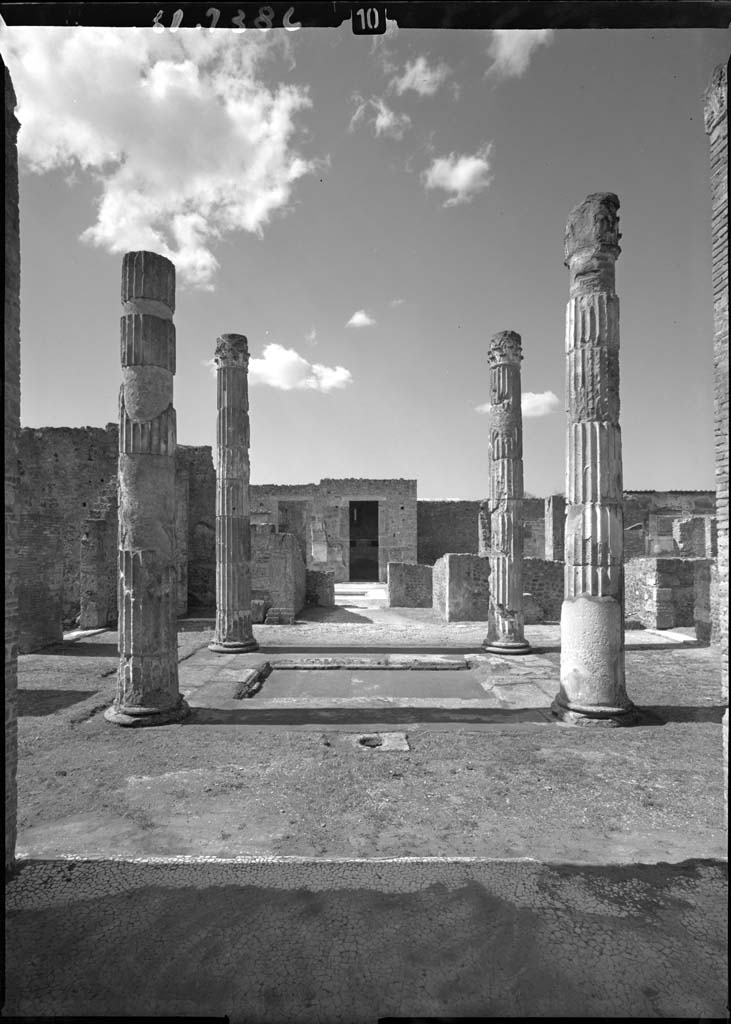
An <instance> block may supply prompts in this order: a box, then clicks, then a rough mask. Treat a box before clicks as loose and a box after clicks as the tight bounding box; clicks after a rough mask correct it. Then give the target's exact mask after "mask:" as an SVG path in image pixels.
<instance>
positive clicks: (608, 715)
mask: <svg viewBox="0 0 731 1024" xmlns="http://www.w3.org/2000/svg"><path fill="white" fill-rule="evenodd" d="M618 209H619V199H618V198H617V196H616V195H614V193H612V192H594V193H592V194H591V195H589V196H587V198H586V199H585V200H584V202H583V203H580V204H579V206H576V207H575V208H574V209H573V210H572V211H571V213H570V214H569V219H568V223H567V226H566V238H565V260H564V262H565V264H566V266H567V267H568V268H569V274H570V297H569V303H568V307H567V311H566V402H567V411H568V431H567V453H566V536H565V575H564V601H563V606H562V609H561V684H560V689H559V692H558V694H557V696H556V698H555V699H554V701H553V704H552V706H551V708H552V711H553V713H554V715H556V716H557V717H558V718H559V719H560V720H561V721H563V722H566V723H569V724H572V725H608V726H615V725H629V724H631V723H632V722H634V721H635V720H636V715H635V712H634V706H633V704H632V702H631V701H630V699H629V698H628V696H627V692H626V689H625V680H624V564H623V543H624V538H623V512H622V438H621V433H620V428H619V299H618V298H617V295H616V293H615V290H614V267H615V262H616V260H617V257H618V256H619V253H620V251H621V250H620V248H619V239H620V237H621V236H620V233H619V217H618V215H617V210H618Z"/></svg>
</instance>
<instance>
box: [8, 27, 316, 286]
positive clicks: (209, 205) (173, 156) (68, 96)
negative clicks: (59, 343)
mask: <svg viewBox="0 0 731 1024" xmlns="http://www.w3.org/2000/svg"><path fill="white" fill-rule="evenodd" d="M2 33H3V42H4V55H5V57H6V61H7V63H8V65H9V68H10V71H11V74H12V76H13V81H14V84H15V88H16V92H17V95H18V110H17V114H18V119H19V120H20V122H21V125H22V129H21V131H20V133H19V137H18V143H19V151H20V155H21V158H22V160H23V162H24V163H25V165H26V166H27V167H29V168H30V169H31V170H32V171H34V172H36V173H43V172H45V171H49V170H51V169H54V168H64V169H66V170H69V171H71V172H72V173H73V172H74V171H76V170H79V169H83V170H85V171H87V172H89V173H90V174H91V175H92V176H93V177H94V179H95V180H96V181H97V182H98V185H99V188H100V199H99V203H98V209H97V216H96V222H95V223H94V224H92V225H91V226H90V227H89V228H87V229H86V230H85V231H84V232H83V234H82V236H81V237H82V239H83V240H84V241H86V242H89V243H91V244H93V245H98V246H100V247H102V248H104V249H106V250H107V251H108V252H112V253H123V252H127V251H128V250H134V249H151V250H153V251H155V252H158V253H161V254H162V255H164V256H167V257H168V258H169V259H171V260H173V262H174V263H175V265H176V267H177V270H178V272H179V277H180V279H181V280H182V281H185V282H187V283H190V284H193V285H196V286H199V287H203V288H211V287H212V284H211V282H212V280H213V277H214V275H215V273H216V270H217V268H218V262H217V260H216V257H215V255H214V248H215V244H216V242H217V241H218V240H219V239H220V238H222V237H223V236H225V235H226V234H228V233H230V232H233V231H241V230H244V231H249V232H253V233H255V234H259V235H260V234H261V233H262V230H263V228H264V227H265V225H266V224H267V223H268V222H269V221H270V219H271V217H272V216H273V215H274V214H275V213H276V212H278V211H280V212H281V211H284V210H286V208H287V207H288V205H289V203H290V201H291V198H292V192H293V188H294V185H295V183H296V181H297V180H298V179H299V178H301V177H302V176H303V175H304V174H307V173H308V172H311V171H312V170H314V169H315V168H316V165H317V161H314V160H306V159H304V158H303V157H301V156H300V155H299V154H298V153H297V151H296V150H295V149H294V148H293V139H294V135H295V129H296V125H295V120H296V118H297V115H298V114H299V113H300V112H301V111H302V110H304V109H305V108H307V107H309V106H311V101H310V99H309V97H308V95H307V90H306V89H305V88H304V87H298V86H294V85H282V86H278V87H276V88H269V87H268V86H266V85H264V84H263V82H262V81H261V80H260V79H259V78H258V77H257V76H258V69H259V65H260V64H261V62H262V61H264V60H265V59H266V58H268V57H270V56H272V55H274V54H276V53H278V52H282V53H284V54H285V55H286V54H287V52H288V48H289V45H290V44H289V40H288V34H287V33H266V34H263V33H258V32H249V33H245V34H242V35H239V34H236V33H233V32H232V31H229V30H221V29H217V30H216V31H215V32H212V33H209V32H207V31H205V30H201V31H196V30H195V29H180V30H179V31H178V32H176V33H171V32H164V33H159V34H158V33H155V32H153V31H152V30H151V29H147V28H144V29H142V28H137V29H116V28H115V29H111V28H66V27H45V26H44V27H43V28H40V29H37V28H32V27H27V26H24V27H21V28H15V27H12V28H7V27H3V28H2Z"/></svg>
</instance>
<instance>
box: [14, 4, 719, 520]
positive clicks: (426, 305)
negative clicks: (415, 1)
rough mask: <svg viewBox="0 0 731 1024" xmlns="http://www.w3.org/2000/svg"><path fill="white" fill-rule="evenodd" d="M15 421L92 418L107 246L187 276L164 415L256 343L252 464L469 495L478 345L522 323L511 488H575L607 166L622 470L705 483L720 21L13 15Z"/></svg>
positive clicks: (483, 480)
mask: <svg viewBox="0 0 731 1024" xmlns="http://www.w3.org/2000/svg"><path fill="white" fill-rule="evenodd" d="M0 51H1V52H2V55H3V58H4V60H5V61H6V63H7V64H8V67H9V69H10V72H11V75H12V78H13V82H14V85H15V90H16V93H17V97H18V107H17V109H16V114H17V116H18V119H19V121H20V122H21V129H20V132H19V137H18V145H19V167H20V199H21V206H20V224H21V259H22V274H21V425H22V426H25V427H41V426H86V425H89V426H104V425H105V424H106V423H109V422H113V421H116V419H117V395H118V391H119V385H120V382H121V368H120V363H119V317H120V315H121V306H120V278H121V261H122V256H123V254H124V253H125V252H127V251H131V250H137V249H148V250H151V251H154V252H158V253H161V254H162V255H165V256H167V257H168V258H170V259H172V261H173V262H174V263H175V265H176V274H177V305H176V311H175V317H174V319H175V324H176V330H177V374H176V377H175V406H176V410H177V423H178V442H179V443H180V444H187V445H202V444H209V445H212V444H213V443H214V439H215V424H216V388H215V378H214V376H213V369H212V365H211V363H212V356H213V353H214V349H215V344H216V338H217V336H218V335H220V334H222V333H238V334H244V335H246V336H247V338H248V341H249V351H250V355H251V361H250V367H249V395H250V418H251V453H250V454H251V482H252V483H254V484H265V483H306V482H312V481H318V480H320V479H321V478H323V477H367V478H393V477H406V478H416V479H417V481H418V495H419V497H420V498H421V499H430V500H435V499H442V500H445V499H481V498H484V497H485V495H486V493H487V481H488V473H489V466H488V462H487V426H488V416H487V415H486V412H485V408H486V405H487V403H488V399H489V371H488V366H487V351H488V347H489V343H490V339H491V337H492V336H493V335H494V334H496V333H497V332H498V331H502V330H514V331H517V332H518V333H519V334H520V335H521V336H522V343H523V355H524V360H523V363H522V387H523V444H524V479H525V489H526V492H527V493H529V494H532V495H534V496H545V495H548V494H552V493H558V492H561V491H563V489H564V471H565V427H566V415H565V411H564V372H565V354H564V324H565V307H566V301H567V298H568V271H567V270H566V268H565V267H564V265H563V238H564V230H565V224H566V218H567V215H568V213H569V211H570V210H571V209H572V207H574V206H575V205H577V204H578V203H580V202H581V201H582V200H583V199H584V198H585V196H586V195H587V194H589V193H591V192H597V191H611V192H615V193H617V195H618V196H619V199H620V210H619V215H620V231H621V232H622V240H621V246H622V253H621V255H620V257H619V260H618V262H617V286H616V287H617V294H618V295H619V300H620V344H621V350H620V360H621V401H622V409H621V425H622V436H623V455H624V486H625V489H627V490H651V489H656V490H665V489H712V488H713V487H714V454H713V401H712V373H713V354H712V336H713V318H712V295H711V257H710V253H711V243H710V214H711V202H710V186H709V180H708V140H707V137H706V135H705V133H704V129H703V93H704V91H705V89H706V86H707V85H708V82H709V80H710V76H711V72H712V70H713V67H714V66H715V65H716V64H717V63H719V62H721V61H726V60H727V59H728V54H729V35H728V32H727V31H726V30H723V31H722V30H714V29H705V30H701V29H654V30H581V31H579V30H558V31H552V30H547V29H544V30H535V31H517V30H504V31H490V30H484V31H483V30H480V31H448V30H425V29H420V30H405V29H398V28H396V26H395V24H393V23H390V24H389V30H388V32H387V33H386V34H385V35H383V36H377V37H367V36H355V35H353V34H352V30H351V27H350V25H349V24H347V23H346V24H344V25H343V26H342V27H340V28H338V29H334V28H333V29H325V28H302V29H300V30H294V31H286V30H284V29H275V30H272V31H270V32H264V33H262V32H254V31H246V32H243V33H234V32H233V31H232V30H229V29H226V30H221V29H216V30H215V31H213V32H209V31H208V29H207V28H203V29H200V30H196V29H195V28H192V27H191V28H186V27H185V26H183V27H181V28H180V29H179V30H178V31H177V32H174V33H173V32H170V31H169V29H166V30H165V31H161V32H156V31H153V29H152V28H138V29H124V30H123V29H114V28H88V27H87V28H65V27H48V26H46V27H41V28H31V27H22V28H15V27H13V28H8V27H7V26H5V25H2V26H0Z"/></svg>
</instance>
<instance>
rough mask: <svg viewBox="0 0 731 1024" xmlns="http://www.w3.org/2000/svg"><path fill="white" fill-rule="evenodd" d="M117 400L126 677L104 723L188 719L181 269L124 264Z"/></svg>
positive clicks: (146, 261) (158, 262) (131, 260)
mask: <svg viewBox="0 0 731 1024" xmlns="http://www.w3.org/2000/svg"><path fill="white" fill-rule="evenodd" d="M122 309H123V316H122V322H121V350H122V352H121V354H122V387H121V389H120V393H119V467H118V479H119V598H118V605H119V672H118V677H117V697H116V700H115V701H114V704H113V705H112V707H111V708H109V709H108V710H107V711H106V712H105V716H104V717H105V718H106V719H107V720H108V721H110V722H114V723H115V724H117V725H159V724H162V723H165V722H171V721H178V720H179V719H181V718H184V717H185V716H186V715H188V714H189V713H190V709H189V708H188V705H187V704H186V702H185V700H183V698H182V697H181V696H180V693H179V692H178V631H177V615H176V603H177V566H176V551H175V447H176V426H175V409H174V408H173V375H174V373H175V327H174V325H173V312H174V310H175V267H174V265H173V264H172V263H171V262H170V260H167V259H165V257H164V256H158V255H157V254H156V253H153V252H128V253H127V254H126V255H125V257H124V260H123V261H122Z"/></svg>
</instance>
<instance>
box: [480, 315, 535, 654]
mask: <svg viewBox="0 0 731 1024" xmlns="http://www.w3.org/2000/svg"><path fill="white" fill-rule="evenodd" d="M522 358H523V353H522V350H521V346H520V335H519V334H516V333H515V331H500V333H499V334H496V335H495V337H494V338H493V339H492V341H491V342H490V349H489V351H488V355H487V361H488V364H489V366H490V422H489V432H490V440H489V444H488V452H489V458H490V482H489V493H488V498H487V501H488V508H489V514H490V541H489V543H490V548H489V553H490V607H489V612H488V628H487V638H486V640H485V644H484V646H485V649H486V650H488V651H494V652H495V653H496V654H526V653H528V651H530V645H529V644H528V643H526V640H525V637H524V636H523V630H524V618H523V415H522V412H521V408H520V401H521V393H520V362H521V360H522Z"/></svg>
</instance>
